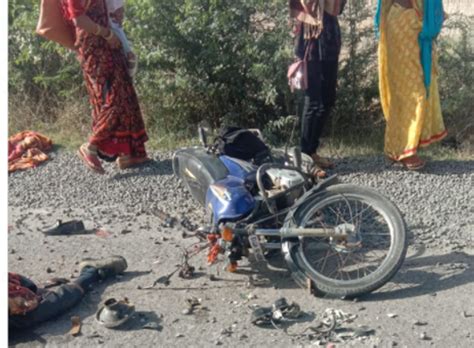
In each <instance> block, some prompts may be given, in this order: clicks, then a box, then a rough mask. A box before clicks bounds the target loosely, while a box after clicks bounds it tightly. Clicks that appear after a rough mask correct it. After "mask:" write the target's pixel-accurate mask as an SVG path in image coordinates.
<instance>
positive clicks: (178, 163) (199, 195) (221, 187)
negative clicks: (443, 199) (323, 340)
mask: <svg viewBox="0 0 474 348" xmlns="http://www.w3.org/2000/svg"><path fill="white" fill-rule="evenodd" d="M199 137H200V140H201V144H202V146H194V147H188V148H183V149H180V150H178V151H176V152H175V153H174V156H173V171H174V174H175V175H176V176H177V177H178V178H180V179H181V180H182V182H183V183H184V185H185V186H186V187H187V189H188V190H189V192H190V193H191V195H192V197H193V198H194V199H195V200H196V201H197V202H199V203H200V204H202V205H203V206H204V207H205V208H206V211H207V214H208V215H209V226H205V227H202V228H200V230H199V233H201V235H206V236H207V239H208V241H209V242H210V243H211V248H210V252H209V254H208V261H209V262H210V263H212V262H215V260H216V259H217V255H218V254H219V253H225V254H226V255H227V262H228V270H230V271H235V270H236V268H237V266H238V264H237V261H239V260H240V259H241V258H242V257H249V256H250V254H253V258H254V259H255V260H256V261H259V262H260V261H265V260H266V257H267V255H268V254H269V253H270V252H271V251H272V250H280V251H281V253H282V254H283V257H284V259H285V261H286V264H287V267H288V269H289V271H290V273H291V275H292V277H293V279H294V280H295V281H296V283H298V284H299V285H300V286H302V287H305V288H308V286H310V288H311V289H312V291H313V292H314V293H315V294H316V295H319V296H337V297H346V298H350V297H357V296H360V295H363V294H367V293H370V292H372V291H374V290H376V289H378V288H380V287H381V286H383V285H384V284H385V283H387V282H388V281H389V280H390V279H391V278H392V277H393V276H394V275H395V273H396V272H397V271H398V269H399V268H400V267H401V265H402V263H403V261H404V259H405V256H406V252H407V245H408V244H407V243H408V241H407V232H406V225H405V222H404V220H403V217H402V215H401V214H400V211H399V210H398V209H397V207H396V206H395V205H394V204H393V203H392V202H391V201H389V200H388V199H387V198H386V197H384V196H383V195H381V194H380V193H378V192H377V191H375V190H373V189H370V188H367V187H362V186H357V185H352V184H344V183H339V182H338V180H337V176H335V175H334V176H331V177H329V178H327V179H324V180H317V179H315V178H314V177H313V176H312V175H311V174H310V168H311V166H312V165H313V162H312V159H311V157H310V156H307V155H305V154H302V153H301V152H300V151H299V150H298V148H293V149H292V150H291V151H286V150H285V151H283V150H276V149H272V155H271V159H270V160H269V161H267V162H265V163H263V164H261V165H256V164H254V163H251V162H249V161H243V160H241V159H237V158H233V157H230V156H226V155H224V154H220V153H218V151H216V148H215V146H213V145H209V144H207V135H206V132H205V131H204V129H203V128H199Z"/></svg>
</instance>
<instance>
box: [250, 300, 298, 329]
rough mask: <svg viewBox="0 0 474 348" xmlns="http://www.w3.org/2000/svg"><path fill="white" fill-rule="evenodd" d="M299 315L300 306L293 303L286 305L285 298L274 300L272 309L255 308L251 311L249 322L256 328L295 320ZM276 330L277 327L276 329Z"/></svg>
mask: <svg viewBox="0 0 474 348" xmlns="http://www.w3.org/2000/svg"><path fill="white" fill-rule="evenodd" d="M300 315H301V310H300V306H299V305H298V304H297V303H295V302H293V303H292V304H291V305H290V304H288V302H287V300H286V298H284V297H282V298H280V299H278V300H276V301H275V302H274V303H273V305H272V307H258V306H257V307H256V308H255V309H254V310H253V311H252V315H251V318H250V322H251V323H252V324H254V325H257V326H266V325H269V324H271V325H273V326H275V327H277V326H276V323H278V322H280V321H282V320H288V319H296V318H298V317H299V316H300ZM277 328H278V327H277Z"/></svg>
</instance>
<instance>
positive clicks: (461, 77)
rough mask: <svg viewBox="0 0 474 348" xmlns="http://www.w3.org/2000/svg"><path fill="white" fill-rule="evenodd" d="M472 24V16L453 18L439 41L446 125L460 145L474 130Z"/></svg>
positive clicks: (450, 18)
mask: <svg viewBox="0 0 474 348" xmlns="http://www.w3.org/2000/svg"><path fill="white" fill-rule="evenodd" d="M473 24H474V18H473V17H467V16H465V15H462V14H456V15H452V16H450V17H449V19H448V21H447V23H446V28H445V31H444V34H443V35H442V37H441V40H439V44H440V47H439V48H440V51H441V54H440V56H439V65H440V79H439V84H440V91H441V107H442V109H443V116H444V121H445V123H446V126H447V127H448V129H450V130H451V135H453V136H454V137H455V138H456V140H457V141H459V142H461V141H463V140H465V139H467V138H468V136H469V135H472V132H473V130H474V120H473V111H474V40H473V39H472V28H473ZM453 133H454V134H453Z"/></svg>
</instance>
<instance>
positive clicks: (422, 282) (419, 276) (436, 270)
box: [363, 252, 474, 301]
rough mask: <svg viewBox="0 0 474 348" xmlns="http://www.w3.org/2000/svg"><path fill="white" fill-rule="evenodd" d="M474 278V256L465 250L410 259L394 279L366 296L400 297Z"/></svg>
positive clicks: (433, 291) (432, 292)
mask: <svg viewBox="0 0 474 348" xmlns="http://www.w3.org/2000/svg"><path fill="white" fill-rule="evenodd" d="M473 281H474V256H472V255H468V254H466V253H464V252H452V253H450V254H445V255H430V256H425V257H418V258H410V259H408V260H407V261H406V262H405V264H404V265H403V266H402V268H401V269H400V270H399V272H398V273H397V275H396V276H395V277H394V279H393V280H392V282H391V283H389V284H387V285H386V286H385V287H383V288H382V289H381V291H380V292H376V293H373V294H370V295H367V296H365V297H363V300H365V301H387V300H397V299H404V298H411V297H418V296H423V295H432V296H436V293H438V292H441V291H445V290H449V289H453V288H456V287H459V286H462V285H465V284H469V283H472V282H473Z"/></svg>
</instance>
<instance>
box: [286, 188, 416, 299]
mask: <svg viewBox="0 0 474 348" xmlns="http://www.w3.org/2000/svg"><path fill="white" fill-rule="evenodd" d="M285 225H286V226H287V227H303V228H344V229H349V230H350V231H351V232H350V233H349V234H348V236H347V237H344V238H333V237H299V238H296V239H295V238H293V239H289V240H287V241H284V243H286V246H285V247H284V249H286V250H288V251H289V253H290V255H289V256H290V257H291V259H292V262H294V264H295V265H296V267H297V269H299V270H301V271H302V272H303V273H304V275H305V276H306V277H308V278H310V279H311V280H312V282H313V286H314V288H315V290H316V294H317V295H323V296H324V295H330V296H338V297H348V298H350V297H356V296H360V295H363V294H366V293H369V292H372V291H374V290H376V289H378V288H380V287H381V286H383V285H384V284H385V283H387V282H388V281H389V280H390V279H391V278H392V277H393V276H394V275H395V273H396V272H397V271H398V269H399V268H400V266H401V265H402V263H403V261H404V259H405V255H406V252H407V246H408V241H407V233H406V228H405V222H404V220H403V217H402V215H401V214H400V211H399V210H398V209H397V207H396V206H395V205H394V204H393V203H392V202H390V201H389V200H388V199H387V198H385V197H384V196H382V195H381V194H379V193H378V192H376V191H374V190H372V189H369V188H366V187H361V186H356V185H350V184H338V185H334V186H330V187H328V188H326V189H324V190H323V191H321V192H320V193H318V194H316V195H314V196H311V197H309V198H308V199H307V201H305V202H303V203H302V204H301V205H300V206H299V207H298V209H297V210H296V212H294V213H293V214H292V215H291V216H290V217H289V218H288V219H287V220H286V223H285Z"/></svg>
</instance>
